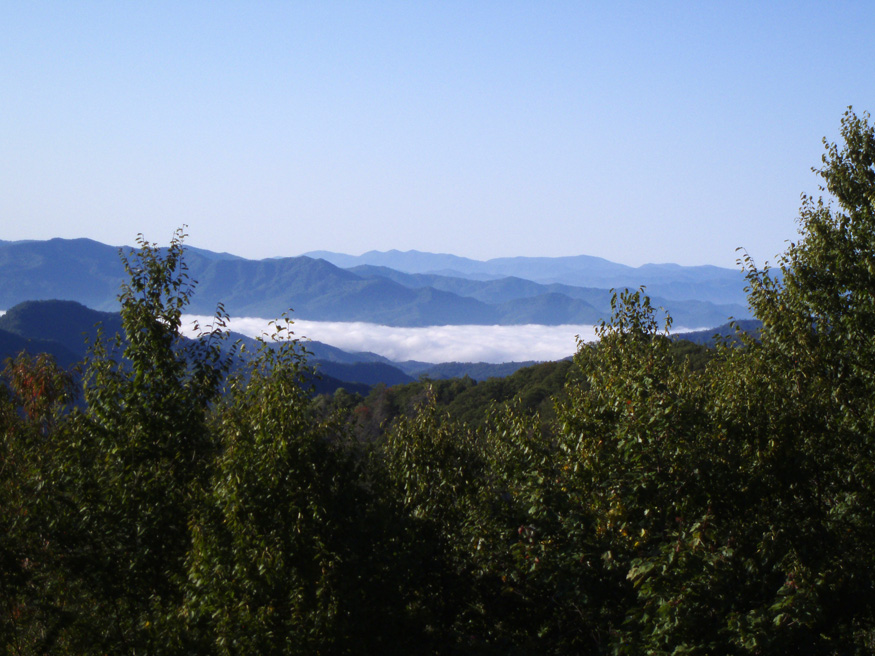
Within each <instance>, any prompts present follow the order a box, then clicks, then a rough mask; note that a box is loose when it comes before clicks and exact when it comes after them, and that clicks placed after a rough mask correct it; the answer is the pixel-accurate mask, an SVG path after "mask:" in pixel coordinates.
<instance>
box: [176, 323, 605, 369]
mask: <svg viewBox="0 0 875 656" xmlns="http://www.w3.org/2000/svg"><path fill="white" fill-rule="evenodd" d="M195 319H197V320H198V321H199V323H200V324H201V326H207V325H209V324H210V322H211V320H212V319H211V317H202V316H193V315H187V316H185V317H183V325H184V326H190V325H191V323H192V321H194V320H195ZM228 327H229V329H230V330H232V331H234V332H237V333H241V334H243V335H248V336H249V337H258V336H260V335H262V334H264V333H269V332H270V326H269V325H268V320H267V319H259V318H256V317H241V318H237V319H234V318H232V319H231V321H230V324H229V326H228ZM292 329H293V330H294V332H295V336H296V337H298V338H300V339H304V338H309V339H313V340H316V341H319V342H324V343H326V344H331V345H332V346H336V347H338V348H341V349H343V350H344V351H372V352H373V353H379V354H380V355H382V356H384V357H387V358H389V359H390V360H395V361H404V360H421V361H424V362H435V363H437V362H511V361H516V362H521V361H526V360H560V359H562V358H564V357H567V356H569V355H572V354H573V353H574V352H575V351H576V350H577V343H576V339H575V336H577V335H580V337H581V338H582V339H584V340H585V341H591V340H593V339H595V330H594V327H593V326H588V325H587V326H574V325H567V326H541V325H534V324H529V325H524V326H428V327H424V328H398V327H395V326H381V325H378V324H373V323H362V322H336V321H306V320H299V321H295V323H294V325H293V327H292Z"/></svg>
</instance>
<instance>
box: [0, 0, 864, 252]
mask: <svg viewBox="0 0 875 656" xmlns="http://www.w3.org/2000/svg"><path fill="white" fill-rule="evenodd" d="M873 24H875V4H873V3H870V2H863V1H854V2H843V3H815V2H793V3H790V2H774V3H752V2H751V3H708V4H707V5H702V4H699V3H683V2H671V3H659V4H658V5H657V4H654V3H646V2H619V3H611V4H610V5H608V4H596V3H576V2H558V3H551V4H549V5H544V4H541V3H523V2H511V3H505V2H502V3H498V2H478V3H463V2H441V3H437V2H426V3H401V2H382V3H357V4H353V3H342V4H341V3H282V2H266V3H231V2H216V3H199V2H195V3H171V2H167V1H158V2H153V3H148V4H147V3H139V4H131V3H113V2H108V1H101V2H90V3H59V2H45V3H3V4H2V6H0V85H2V86H0V88H2V89H3V100H2V102H0V120H2V125H3V126H4V130H3V132H2V133H0V135H2V136H0V143H2V152H3V155H4V156H3V157H2V158H0V221H2V226H3V229H2V230H0V239H2V240H18V239H49V238H52V237H66V238H75V237H89V238H92V239H96V240H98V241H101V242H104V243H108V244H118V245H121V244H131V243H132V242H133V241H134V239H135V237H136V235H137V234H138V233H143V234H144V235H145V236H146V237H147V238H148V239H149V240H151V241H157V242H159V243H166V242H167V241H169V239H170V237H171V236H172V234H173V231H174V230H175V229H176V228H178V227H179V226H181V225H183V224H186V225H187V226H188V233H189V235H190V237H189V240H188V243H190V244H191V245H194V246H198V247H202V248H207V249H210V250H214V251H219V252H223V251H224V252H229V253H233V254H235V255H240V256H243V257H247V258H254V259H260V258H265V257H273V256H291V255H298V254H300V253H303V252H306V251H311V250H330V251H335V252H343V253H350V254H354V255H355V254H360V253H363V252H365V251H368V250H383V251H385V250H390V249H398V250H410V249H417V250H420V251H429V252H442V253H452V254H455V255H460V256H465V257H470V258H474V259H479V260H485V259H489V258H493V257H503V256H515V255H525V256H562V255H578V254H586V255H594V256H598V257H603V258H606V259H609V260H612V261H615V262H620V263H624V264H630V265H633V266H638V265H641V264H644V263H647V262H677V263H679V264H685V265H695V264H715V265H718V266H725V267H734V263H735V260H736V258H737V253H736V250H735V249H736V247H739V246H743V247H745V248H746V249H747V250H748V252H749V253H750V254H751V255H752V256H753V257H754V258H755V259H756V260H757V261H758V262H760V263H762V262H763V261H765V260H774V257H775V255H776V254H778V253H780V252H782V251H783V250H784V248H785V245H786V244H785V242H786V241H787V240H792V239H794V238H795V237H796V225H795V217H796V216H797V211H798V207H799V204H800V198H799V197H800V193H802V192H808V193H812V194H814V195H817V193H818V187H817V185H818V182H819V180H818V178H817V177H816V176H814V175H813V174H812V173H811V170H810V169H811V167H812V166H817V165H818V163H819V162H820V157H821V154H822V152H823V146H822V144H821V138H822V137H824V136H826V137H827V138H828V139H830V140H834V139H836V138H837V135H838V128H839V123H840V118H841V115H842V113H843V111H844V109H845V108H846V107H847V106H848V105H853V106H854V108H855V110H856V111H857V112H864V111H866V110H872V109H873V108H875V87H873V85H872V84H871V83H870V82H871V80H873V79H875V57H872V52H871V45H870V43H871V39H870V36H871V35H870V31H871V26H872V25H873Z"/></svg>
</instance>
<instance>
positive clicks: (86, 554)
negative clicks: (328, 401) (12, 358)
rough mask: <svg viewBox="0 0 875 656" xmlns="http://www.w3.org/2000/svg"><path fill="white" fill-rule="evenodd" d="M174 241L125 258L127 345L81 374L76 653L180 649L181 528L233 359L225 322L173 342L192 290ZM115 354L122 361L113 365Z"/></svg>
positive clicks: (186, 544) (204, 471)
mask: <svg viewBox="0 0 875 656" xmlns="http://www.w3.org/2000/svg"><path fill="white" fill-rule="evenodd" d="M184 237H185V235H184V233H183V232H182V230H179V231H177V232H176V234H175V236H174V238H173V240H172V242H171V244H170V247H169V248H168V249H166V250H162V249H159V248H158V247H157V246H155V245H154V244H150V243H149V242H147V241H146V240H145V239H144V238H143V237H142V236H140V237H139V238H138V245H139V249H138V250H137V251H133V252H131V253H130V254H129V255H127V256H122V261H123V263H124V266H125V270H126V271H127V273H128V275H129V281H128V282H127V283H125V284H124V285H123V286H122V290H121V293H120V295H119V300H120V302H121V307H122V309H121V315H122V326H123V331H124V335H123V336H116V338H115V339H114V340H109V341H107V340H106V339H103V338H101V339H98V341H97V342H96V343H95V344H94V345H93V346H92V349H91V353H90V361H89V364H88V366H87V368H86V371H85V380H84V400H85V405H86V407H85V410H84V411H83V412H81V413H78V414H76V415H75V416H74V417H73V418H72V421H71V422H70V425H69V427H68V430H69V434H68V437H67V438H66V447H67V449H68V453H67V456H68V458H69V466H68V467H67V468H66V469H65V472H64V475H65V476H67V477H68V478H69V480H70V485H71V486H72V487H73V488H74V489H75V503H76V506H77V514H76V518H77V521H78V522H79V524H78V525H77V526H76V527H75V529H74V528H71V529H70V533H72V534H75V535H76V536H77V538H76V539H78V540H79V541H80V543H79V544H78V545H77V557H76V558H75V559H70V561H69V562H70V564H71V567H72V568H74V570H75V571H72V572H70V575H71V578H74V579H79V580H81V581H82V587H83V590H84V593H83V594H85V595H86V596H87V600H85V601H83V602H82V603H83V605H87V604H91V605H92V606H93V609H92V610H91V611H90V612H88V613H84V614H82V615H81V616H80V620H81V621H82V622H84V627H80V628H81V630H80V631H79V632H78V633H75V635H76V636H78V638H79V642H77V643H76V644H75V647H74V648H75V649H77V650H79V651H81V652H83V653H84V652H99V653H104V652H106V651H110V652H135V653H140V652H149V653H153V652H156V651H166V650H180V649H182V648H183V647H184V646H185V641H186V639H187V638H186V634H185V632H184V631H182V630H181V629H180V622H181V616H180V615H179V609H180V606H181V602H182V598H183V591H184V584H185V581H186V575H185V559H186V555H187V553H188V550H189V548H190V544H191V536H190V532H189V521H190V519H191V517H192V515H193V513H194V509H195V507H196V506H197V505H198V504H199V503H200V501H201V498H202V489H203V488H204V487H205V486H206V484H207V483H208V481H209V477H210V473H211V471H212V466H213V462H214V459H215V447H216V445H215V442H214V439H213V436H212V435H211V432H210V427H209V421H208V419H209V414H210V410H211V405H212V404H213V403H214V402H216V401H217V400H218V399H219V395H220V392H221V385H222V381H223V378H224V376H225V374H226V373H227V372H228V370H229V368H230V366H231V363H232V358H233V349H231V350H230V351H229V350H227V349H223V348H222V340H223V338H224V337H225V333H224V332H223V328H224V323H225V319H226V315H225V314H224V312H223V310H222V308H221V306H220V307H219V311H218V313H217V315H216V318H215V322H214V324H213V326H212V327H211V328H210V329H209V330H208V331H207V332H205V333H202V334H201V335H200V337H199V338H197V339H195V340H187V339H185V338H184V337H183V336H182V334H181V332H180V325H181V317H182V312H183V311H184V309H185V307H186V305H187V304H188V302H189V300H190V298H191V294H192V293H193V289H194V285H195V282H194V281H192V280H191V279H190V277H189V275H188V273H187V269H186V266H185V262H184V260H183V245H182V242H183V239H184ZM119 354H120V356H119Z"/></svg>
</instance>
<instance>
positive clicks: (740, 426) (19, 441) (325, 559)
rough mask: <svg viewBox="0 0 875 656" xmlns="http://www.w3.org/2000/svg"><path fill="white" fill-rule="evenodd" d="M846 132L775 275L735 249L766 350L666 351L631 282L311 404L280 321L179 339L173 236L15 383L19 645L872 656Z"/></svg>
mask: <svg viewBox="0 0 875 656" xmlns="http://www.w3.org/2000/svg"><path fill="white" fill-rule="evenodd" d="M842 137H843V143H841V144H839V145H832V144H829V145H828V146H827V151H826V154H825V157H824V162H823V167H822V168H821V169H820V170H819V174H820V176H821V177H822V179H823V184H824V192H825V193H826V194H828V197H827V198H825V199H823V200H820V199H813V198H807V197H806V198H804V199H803V205H802V208H801V211H800V217H799V224H800V235H799V238H798V239H797V240H795V241H794V242H793V243H791V244H790V246H789V248H788V249H787V251H786V253H785V254H784V256H783V257H782V259H781V260H780V262H779V268H778V269H776V270H769V269H759V268H757V266H756V265H755V264H754V263H753V262H751V261H750V260H749V259H747V258H744V260H743V264H744V267H745V272H746V276H747V281H748V287H749V302H750V304H751V307H752V308H753V310H754V312H755V315H756V317H757V319H758V320H759V321H761V322H762V324H761V326H760V327H759V333H758V334H757V335H752V334H745V333H743V332H742V333H740V334H739V335H738V337H737V339H735V340H726V341H725V343H722V344H718V345H717V346H716V347H715V348H714V349H713V350H710V351H709V350H705V348H704V347H702V346H699V345H695V344H692V343H690V342H686V343H680V344H679V343H676V342H673V341H672V340H671V339H669V338H668V335H667V328H668V326H667V325H666V323H665V322H663V321H662V320H661V318H660V317H659V315H658V313H657V312H656V311H655V310H654V308H653V307H652V304H651V302H650V300H649V299H648V298H647V296H646V295H645V294H644V293H643V292H642V291H640V290H639V291H629V290H623V291H622V292H620V293H619V294H617V295H615V296H614V297H613V299H612V308H611V315H610V318H609V319H607V320H606V321H604V322H603V323H602V324H601V326H600V328H599V337H600V339H599V341H598V342H595V343H585V344H584V343H582V344H580V345H579V348H578V351H577V353H576V355H575V356H574V359H573V362H570V363H553V364H551V365H543V366H540V367H533V368H527V369H522V370H520V371H518V372H516V373H515V374H514V375H512V376H510V377H508V378H507V379H505V380H504V381H499V382H495V381H491V382H484V383H478V384H476V385H475V384H474V382H473V381H471V380H454V381H448V382H446V383H443V382H441V383H438V382H434V383H431V384H429V383H428V382H426V381H419V382H417V383H413V384H408V385H406V386H400V387H398V388H393V389H394V391H393V390H392V389H389V388H377V390H376V391H374V392H372V393H371V395H370V396H368V397H363V398H357V397H355V396H354V395H352V394H349V395H348V397H347V398H346V399H344V398H343V395H342V394H335V395H334V396H332V397H328V396H323V397H320V398H317V399H315V400H314V399H313V397H312V396H311V395H310V394H309V391H308V384H309V383H308V381H309V380H310V373H309V367H308V364H307V361H306V356H305V354H304V353H303V351H302V346H301V345H300V344H299V343H298V342H296V341H295V340H290V339H285V338H286V337H288V325H287V324H286V323H284V322H282V321H280V322H279V323H278V326H277V334H276V335H275V338H276V340H277V344H275V345H273V346H271V345H269V344H266V343H258V344H255V345H254V347H253V348H254V349H255V352H254V353H252V354H250V355H251V356H252V357H247V358H240V357H239V354H238V353H237V352H236V350H235V349H234V348H229V347H228V346H227V344H225V342H226V340H227V335H226V333H225V332H224V330H223V327H224V322H225V321H226V320H227V315H226V314H225V313H224V311H223V309H222V308H221V307H220V308H219V311H218V313H217V316H216V321H215V322H214V323H213V325H212V326H211V327H209V328H207V329H206V330H205V332H204V333H203V334H202V335H201V337H200V338H199V339H196V340H185V339H183V338H182V336H181V334H180V319H181V316H182V313H183V311H184V310H185V309H186V308H187V307H188V306H189V304H190V302H191V300H192V295H193V294H194V292H195V290H194V285H193V283H192V281H191V279H190V277H189V274H188V272H187V269H186V266H185V261H184V249H183V246H182V237H183V235H182V233H181V231H180V232H179V233H178V234H177V237H176V239H175V240H174V242H173V244H172V245H171V247H170V248H169V249H167V250H163V249H158V248H156V247H155V246H154V245H152V244H150V243H148V242H146V241H145V240H142V239H141V241H140V243H139V248H138V249H137V250H135V251H132V252H131V253H129V254H127V255H126V257H125V259H124V260H123V265H124V268H125V271H126V274H127V281H126V282H125V284H124V285H123V287H122V290H121V294H120V302H121V308H122V309H121V327H122V332H123V339H122V340H120V341H119V342H118V343H117V348H114V345H113V344H114V343H113V342H110V341H107V340H106V339H103V338H97V339H95V341H94V343H93V346H92V349H91V352H90V356H89V358H88V361H87V364H86V367H85V369H84V374H83V379H82V383H81V385H80V386H79V387H78V388H77V386H75V385H74V384H73V382H72V379H71V378H70V376H69V374H67V373H66V372H65V371H63V370H62V369H61V368H59V367H58V366H57V365H56V363H54V362H53V360H52V359H51V358H50V357H47V356H40V357H36V358H33V357H31V356H28V355H23V356H21V357H19V358H17V359H16V360H14V361H11V362H9V363H8V365H7V367H6V369H5V371H4V385H3V386H2V387H0V436H2V438H0V601H2V604H3V605H2V612H0V645H2V650H3V652H5V653H10V654H45V653H52V654H116V653H132V654H134V653H136V654H152V653H174V654H177V653H197V654H253V655H255V654H259V655H261V654H302V655H303V654H385V653H399V654H666V655H667V654H739V655H741V654H749V655H754V654H834V655H840V654H865V653H873V651H875V532H873V530H872V527H873V526H875V468H873V456H875V452H873V449H875V345H873V334H875V328H873V327H875V294H873V290H875V264H873V262H875V130H873V128H872V126H870V125H869V117H868V115H864V116H862V117H858V116H856V115H855V114H854V113H853V112H851V111H850V110H849V111H848V112H847V113H846V115H845V117H844V119H843V121H842ZM118 349H121V351H120V350H118ZM478 395H482V397H480V396H478ZM77 398H78V400H79V403H76V404H74V403H73V401H75V400H76V399H77ZM455 403H458V405H454V404H455ZM484 406H488V407H489V409H488V410H487V411H486V412H485V413H484V411H483V410H482V408H483V407H484ZM473 408H476V410H474V411H471V409H473ZM368 413H370V416H367V415H368Z"/></svg>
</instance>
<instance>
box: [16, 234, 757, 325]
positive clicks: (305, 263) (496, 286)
mask: <svg viewBox="0 0 875 656" xmlns="http://www.w3.org/2000/svg"><path fill="white" fill-rule="evenodd" d="M124 250H125V251H127V250H129V249H128V248H125V249H124ZM118 253H119V249H118V248H116V247H112V246H107V245H104V244H100V243H99V242H95V241H93V240H88V239H74V240H65V239H52V240H49V241H28V242H2V243H0V309H3V308H9V307H12V306H13V305H15V304H17V303H20V302H22V301H27V300H49V299H65V300H71V301H77V302H79V303H82V304H84V305H87V306H88V307H91V308H94V309H98V310H106V311H114V310H117V309H118V300H117V295H118V290H119V286H120V284H121V283H122V282H123V280H124V279H125V275H124V268H123V266H122V263H121V261H120V259H119V256H118ZM390 253H391V252H390ZM344 257H347V258H349V257H351V256H344ZM373 257H377V254H375V255H374V256H373ZM392 257H393V258H395V259H397V260H398V261H399V262H401V263H402V264H404V263H405V262H406V264H405V266H412V264H411V263H415V262H416V261H418V260H419V258H420V257H424V258H425V259H424V260H423V261H425V262H427V263H433V264H437V265H453V266H460V265H464V266H465V267H467V268H468V269H469V270H474V269H477V267H478V266H480V264H483V263H480V264H476V261H474V260H466V259H465V258H459V257H457V256H451V255H446V256H444V255H433V254H422V253H416V252H408V253H398V252H395V254H393V255H392ZM390 259H391V258H390ZM517 260H520V261H522V262H523V263H524V264H525V266H522V268H524V269H525V268H526V267H528V269H527V270H528V271H529V272H534V273H540V274H546V273H549V272H550V271H552V272H553V273H556V274H557V275H558V273H557V272H561V270H562V269H563V267H564V268H565V269H567V270H571V268H573V267H572V264H573V263H580V262H584V263H590V264H592V263H593V262H595V266H597V268H598V269H599V271H601V272H602V273H600V274H599V275H607V274H605V273H604V272H605V271H607V270H616V271H625V270H627V269H630V268H629V267H624V266H623V265H615V264H612V263H610V262H607V260H601V259H600V258H592V257H589V256H579V257H576V258H504V259H503V260H500V261H497V262H499V263H502V266H507V267H510V265H509V264H507V262H511V261H517ZM466 262H467V264H466ZM490 262H493V264H494V262H496V261H490ZM551 262H552V264H550V263H551ZM186 263H187V265H188V268H189V273H190V275H191V277H192V278H193V279H194V280H197V281H198V285H197V291H196V293H195V294H194V296H193V299H192V304H191V306H190V307H189V311H190V312H193V313H197V314H212V312H213V311H214V310H215V308H216V305H217V304H218V303H220V302H221V303H223V304H224V306H225V308H226V309H227V310H228V311H229V312H230V313H231V314H232V315H233V316H237V317H240V316H253V317H266V318H270V317H277V316H280V315H281V314H283V313H284V312H286V311H288V310H289V309H292V310H293V312H294V316H295V317H296V318H299V319H310V320H317V321H363V322H369V323H377V324H385V325H393V326H430V325H519V324H527V323H534V324H545V325H560V324H576V325H586V324H593V323H597V322H598V321H599V320H601V319H604V318H607V317H608V316H609V314H610V298H611V294H610V292H609V291H608V290H607V289H605V288H598V287H583V286H576V285H571V284H568V283H562V282H551V283H540V282H535V281H533V280H531V279H527V278H524V277H521V276H502V277H498V278H492V279H485V280H484V279H482V276H484V275H486V274H485V273H482V272H481V273H477V272H476V271H475V272H474V273H472V274H471V275H474V276H480V277H481V279H474V278H470V277H467V278H466V277H465V276H464V275H460V276H456V277H453V276H446V275H439V274H410V273H405V272H403V271H399V270H397V269H392V268H387V267H385V266H372V265H366V266H356V267H353V268H349V269H345V268H341V267H339V266H336V265H335V264H332V263H330V262H328V261H326V260H325V259H314V258H312V257H307V256H299V257H289V258H276V259H266V260H247V259H245V258H241V257H237V256H234V255H230V254H227V253H213V252H211V251H207V250H204V249H200V248H193V247H188V248H187V250H186ZM471 263H475V264H471ZM554 265H555V266H554ZM490 266H493V265H490ZM550 266H553V269H550ZM654 266H657V265H654ZM511 268H512V267H511ZM642 269H645V270H647V271H650V269H647V268H646V267H642ZM698 269H699V268H696V270H695V271H690V270H688V268H685V267H678V266H677V265H658V268H657V269H656V272H655V273H653V272H651V273H649V274H648V275H650V276H651V279H653V280H655V279H657V278H659V279H661V280H662V282H661V283H660V284H661V285H662V287H663V288H666V289H680V288H684V287H685V286H691V287H692V288H693V289H694V290H698V291H697V294H698V298H692V299H688V300H677V299H673V298H669V297H662V296H660V295H659V294H657V293H656V291H655V289H653V288H651V287H649V288H648V290H647V291H648V293H649V294H651V296H652V300H653V304H654V305H655V306H662V307H665V308H666V309H667V310H668V311H669V313H670V314H671V315H672V316H673V318H674V320H675V325H683V326H689V327H703V326H709V325H718V324H721V323H724V322H725V321H726V320H727V319H728V318H729V317H730V316H732V317H736V318H746V317H747V316H749V313H748V310H747V308H746V306H744V305H740V304H736V303H722V302H717V301H715V300H713V299H712V297H715V296H716V297H721V296H725V295H726V294H725V293H724V292H723V291H721V286H722V285H724V283H725V281H726V280H727V279H728V278H727V277H726V275H724V274H723V273H720V272H721V271H728V270H720V269H718V268H717V267H711V268H707V267H706V269H707V270H708V271H711V270H712V269H713V271H717V272H718V273H717V274H714V273H713V271H711V273H712V274H713V275H711V276H710V278H709V275H710V274H709V275H706V274H705V273H702V272H699V271H698ZM494 270H495V269H494ZM508 270H510V269H508ZM566 273H567V271H566ZM578 273H580V272H579V271H578ZM718 274H719V275H718ZM568 275H570V274H568ZM580 275H583V274H580ZM693 279H698V280H700V283H693V282H691V280H693ZM709 280H711V282H709ZM715 280H716V281H717V282H716V283H715V282H714V281H715ZM738 282H739V284H741V278H739V279H738ZM697 285H698V287H697ZM615 286H616V285H615ZM636 286H637V285H636ZM689 295H693V294H692V292H691V293H690V294H689Z"/></svg>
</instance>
